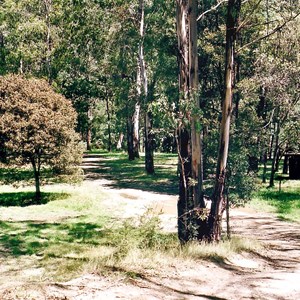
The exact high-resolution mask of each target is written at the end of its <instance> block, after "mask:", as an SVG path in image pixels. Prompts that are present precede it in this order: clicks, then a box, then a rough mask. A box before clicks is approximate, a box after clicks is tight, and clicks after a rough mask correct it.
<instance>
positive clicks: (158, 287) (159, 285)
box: [110, 267, 227, 300]
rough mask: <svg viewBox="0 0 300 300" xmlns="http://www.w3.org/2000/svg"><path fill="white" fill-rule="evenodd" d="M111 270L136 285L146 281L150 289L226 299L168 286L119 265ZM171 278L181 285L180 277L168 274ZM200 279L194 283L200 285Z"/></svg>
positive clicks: (211, 298) (218, 299) (204, 297)
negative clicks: (121, 274)
mask: <svg viewBox="0 0 300 300" xmlns="http://www.w3.org/2000/svg"><path fill="white" fill-rule="evenodd" d="M110 270H111V271H113V272H121V273H124V274H127V275H128V276H129V277H131V278H132V280H133V281H134V285H136V286H141V287H143V288H145V283H144V282H147V283H149V284H150V285H151V287H149V289H151V290H156V291H158V292H163V293H164V294H166V291H167V292H171V293H174V294H177V295H176V296H177V297H178V296H179V297H191V296H192V297H199V299H210V300H227V298H221V297H217V296H214V295H207V294H200V293H196V292H193V291H190V290H184V288H182V289H180V290H179V289H177V288H175V287H172V286H169V285H168V284H165V283H163V282H162V281H159V279H158V280H155V279H153V278H149V277H148V276H145V275H144V274H142V273H139V272H132V271H128V270H126V269H124V268H120V267H118V268H117V267H111V268H110ZM170 278H172V280H173V281H176V282H178V283H179V284H178V286H182V282H180V281H181V280H182V279H181V278H178V277H172V276H170V277H169V279H170ZM136 279H141V280H142V281H144V282H140V281H139V280H136ZM201 283H202V282H201V281H200V280H199V282H198V284H195V286H197V285H198V286H200V285H201Z"/></svg>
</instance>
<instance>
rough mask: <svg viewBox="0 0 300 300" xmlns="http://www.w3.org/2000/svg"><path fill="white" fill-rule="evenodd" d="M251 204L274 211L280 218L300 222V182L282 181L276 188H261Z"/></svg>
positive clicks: (260, 208) (264, 209)
mask: <svg viewBox="0 0 300 300" xmlns="http://www.w3.org/2000/svg"><path fill="white" fill-rule="evenodd" d="M250 205H251V206H253V207H254V208H257V209H259V210H263V211H268V212H275V213H276V214H277V216H278V217H279V218H280V219H282V220H287V221H294V222H300V182H299V181H296V180H288V181H284V182H283V183H282V186H281V191H279V190H278V188H277V187H276V188H261V189H260V190H259V191H258V192H257V193H256V194H255V196H254V198H253V201H252V202H251V203H250Z"/></svg>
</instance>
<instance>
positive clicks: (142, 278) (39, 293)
mask: <svg viewBox="0 0 300 300" xmlns="http://www.w3.org/2000/svg"><path fill="white" fill-rule="evenodd" d="M109 159H110V158H109V157H108V156H106V155H89V156H86V157H85V160H84V165H83V167H84V169H85V176H86V179H85V182H84V186H85V188H87V189H88V190H90V191H94V193H99V192H101V193H103V195H102V198H101V205H102V206H101V207H103V208H105V209H106V210H107V211H109V212H110V214H111V213H113V214H114V215H115V216H116V217H117V218H128V217H134V216H138V215H141V214H143V213H144V212H145V211H146V210H147V209H148V208H149V207H152V208H153V210H154V211H156V212H159V211H161V212H162V214H161V217H162V221H163V222H162V225H163V227H164V230H166V231H168V232H170V231H176V202H177V196H176V192H175V191H176V182H175V179H176V178H175V177H176V170H175V167H174V168H173V171H174V177H171V180H165V179H164V176H163V174H162V173H163V172H164V171H165V169H163V168H162V169H161V170H160V171H159V173H158V174H157V175H156V177H155V178H152V179H154V180H153V181H154V183H152V185H151V184H150V181H147V180H148V179H147V178H146V177H143V176H144V175H143V174H139V176H140V177H141V178H142V179H143V180H142V182H140V181H138V178H134V177H133V176H134V174H135V175H136V174H138V172H140V171H138V170H136V171H135V172H133V171H132V172H131V171H130V170H131V168H132V167H133V165H131V163H127V162H126V164H125V169H124V170H123V173H122V172H121V173H120V172H119V173H118V172H117V170H119V169H118V168H116V167H115V166H116V164H117V163H119V162H118V161H110V160H109ZM108 162H109V163H108ZM141 163H142V162H141ZM168 170H170V168H169V169H168ZM166 172H168V171H167V170H166ZM159 186H160V188H158V187H159ZM52 217H53V216H52ZM58 217H59V216H57V219H55V220H56V221H55V222H57V220H58ZM61 217H68V216H67V215H64V216H63V215H62V216H61ZM72 217H74V216H72ZM3 218H4V216H3V215H1V220H3ZM10 218H11V219H10V220H11V221H13V216H10ZM4 220H5V218H4ZM39 221H40V220H39ZM231 225H232V229H233V233H234V234H237V235H241V236H246V237H249V239H250V241H251V239H258V240H260V241H261V242H262V243H264V245H265V248H264V249H263V250H261V251H259V252H255V253H244V252H242V253H239V254H236V255H234V256H231V257H228V258H227V259H225V260H219V261H217V260H216V261H206V260H199V259H196V258H195V259H193V258H192V257H191V258H190V259H188V258H186V259H183V260H180V259H177V260H175V259H171V260H170V261H169V262H167V263H165V262H161V265H156V266H154V267H152V268H148V269H145V270H143V269H140V268H138V267H136V268H135V267H134V266H132V268H130V267H128V269H127V270H126V269H123V270H122V269H119V270H117V269H115V270H113V271H117V272H115V273H116V274H117V275H111V276H108V277H107V276H103V275H102V274H101V272H100V273H99V272H98V271H97V272H94V273H88V274H83V275H82V276H80V277H78V278H76V279H72V280H70V281H67V282H62V283H57V282H49V281H47V279H43V280H41V281H39V282H32V281H31V280H30V277H31V276H32V274H31V273H30V272H37V270H36V269H30V263H31V262H30V256H29V257H26V258H27V259H28V258H29V260H27V262H26V264H27V267H26V270H19V274H21V273H22V275H23V277H20V276H19V277H18V276H16V277H15V279H16V280H19V282H13V277H12V276H10V275H12V273H10V271H9V270H10V269H9V268H8V267H7V263H5V253H3V252H1V253H0V256H1V259H2V261H3V262H4V263H3V265H2V267H0V279H2V280H0V282H1V283H3V282H5V276H6V278H7V279H8V280H10V282H7V283H6V285H5V284H3V285H2V286H1V290H0V299H3V300H7V299H31V300H33V299H49V300H51V299H52V300H54V299H56V300H58V299H61V300H62V299H76V300H79V299H81V300H83V299H86V300H89V299H108V300H110V299H129V300H131V299H147V300H148V299H149V300H150V299H151V300H152V299H172V300H173V299H174V300H175V299H178V300H179V299H220V300H221V299H227V300H229V299H232V300H240V299H259V300H261V299H262V300H271V299H272V300H275V299H276V300H277V299H278V300H280V299H291V300H292V299H293V300H294V299H300V286H299V282H300V225H299V224H297V223H288V222H281V221H280V220H278V219H277V218H275V217H274V216H273V215H271V214H266V213H260V212H256V211H254V210H252V209H239V210H233V211H232V221H231ZM0 250H1V249H0ZM33 258H34V257H32V259H33ZM156 259H157V258H156ZM153 261H154V258H153ZM157 262H158V263H159V260H157ZM10 263H11V264H13V260H11V261H10ZM5 267H6V269H5ZM15 268H17V266H16V267H15ZM130 272H132V276H129V277H128V276H125V275H124V276H123V275H122V274H128V273H130ZM14 274H18V272H15V273H14ZM35 275H36V274H35ZM43 276H44V277H45V274H44V275H43ZM26 278H27V280H26Z"/></svg>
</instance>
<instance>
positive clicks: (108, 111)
mask: <svg viewBox="0 0 300 300" xmlns="http://www.w3.org/2000/svg"><path fill="white" fill-rule="evenodd" d="M105 102H106V115H107V131H108V147H107V148H108V151H109V152H110V151H111V145H112V142H111V124H110V122H111V117H110V110H109V96H108V92H107V90H106V97H105Z"/></svg>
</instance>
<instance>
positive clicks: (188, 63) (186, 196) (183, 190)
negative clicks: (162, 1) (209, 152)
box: [176, 0, 206, 243]
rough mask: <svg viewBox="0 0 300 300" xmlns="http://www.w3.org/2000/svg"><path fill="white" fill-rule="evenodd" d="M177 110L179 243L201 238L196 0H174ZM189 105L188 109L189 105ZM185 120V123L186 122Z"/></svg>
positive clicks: (202, 201) (200, 164) (200, 151)
mask: <svg viewBox="0 0 300 300" xmlns="http://www.w3.org/2000/svg"><path fill="white" fill-rule="evenodd" d="M176 25H177V37H178V53H179V56H178V63H179V94H180V99H179V102H180V111H179V119H180V121H179V126H178V141H177V147H178V157H179V172H180V176H179V200H178V205H177V208H178V237H179V239H180V241H181V243H186V242H187V241H189V240H192V239H202V237H203V236H204V232H205V231H206V229H205V230H203V228H204V227H203V224H202V221H200V220H201V218H199V214H202V212H203V210H202V209H203V208H205V203H204V200H203V188H202V185H203V184H202V181H203V167H202V149H201V126H200V120H199V119H200V118H199V114H200V106H199V98H198V81H199V79H198V51H197V50H198V49H197V1H196V0H189V1H183V0H177V14H176ZM191 107H192V109H191ZM187 123H189V125H187Z"/></svg>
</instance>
